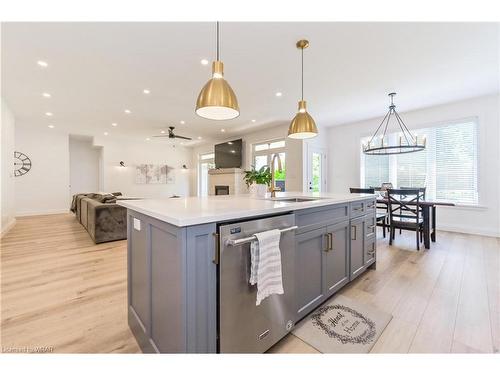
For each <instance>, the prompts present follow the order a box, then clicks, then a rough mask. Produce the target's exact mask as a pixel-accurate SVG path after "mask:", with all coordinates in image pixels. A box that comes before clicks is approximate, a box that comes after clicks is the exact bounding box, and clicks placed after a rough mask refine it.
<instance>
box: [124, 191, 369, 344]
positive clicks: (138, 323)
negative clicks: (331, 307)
mask: <svg viewBox="0 0 500 375" xmlns="http://www.w3.org/2000/svg"><path fill="white" fill-rule="evenodd" d="M338 201H339V199H337V200H335V201H334V202H333V203H332V204H326V202H327V201H326V200H325V201H324V202H323V205H308V204H305V205H302V204H291V205H285V204H281V205H278V204H277V205H276V207H277V208H276V210H271V211H267V210H265V212H262V214H260V215H251V213H250V212H249V213H247V214H246V215H245V217H242V216H241V214H240V215H238V216H235V217H234V218H232V219H231V218H229V219H228V218H227V217H225V218H224V219H221V220H217V221H213V222H203V221H207V220H209V219H207V218H206V219H205V220H199V221H200V223H196V222H195V223H192V224H189V225H181V226H180V225H175V224H178V223H175V224H174V223H169V222H167V221H166V220H167V219H163V217H162V216H160V215H153V213H152V212H151V209H147V210H142V209H141V208H142V207H141V206H140V202H133V204H132V203H128V204H127V205H125V204H124V205H125V206H126V207H127V208H128V214H127V217H128V246H127V251H128V256H127V262H128V321H129V326H130V328H131V330H132V332H133V333H134V335H135V337H136V340H137V342H138V343H139V345H140V347H141V349H142V351H143V352H145V353H217V352H219V351H220V347H219V341H220V340H219V336H218V334H219V328H218V327H219V321H218V319H219V298H220V295H219V282H220V280H221V278H220V275H219V256H220V246H221V242H222V241H223V239H220V238H219V226H220V225H224V224H227V223H238V222H245V221H248V220H252V219H255V217H257V218H265V217H272V216H277V215H283V214H287V215H293V216H294V217H295V225H296V227H297V228H296V229H295V231H294V240H293V241H287V242H286V243H287V247H294V248H292V249H281V250H282V251H289V252H291V253H292V254H293V262H292V263H291V264H293V267H292V268H291V269H292V270H293V273H294V275H292V276H293V277H292V280H294V281H293V286H294V287H293V288H289V289H287V290H286V291H285V292H286V293H289V294H290V293H291V294H292V296H291V297H292V301H294V302H293V304H294V306H295V308H294V309H292V310H293V311H294V312H293V313H292V317H293V321H292V322H290V321H288V322H287V330H290V329H292V327H293V325H294V324H296V323H297V322H298V321H299V320H300V319H302V318H304V317H305V316H306V315H307V314H309V313H310V312H312V311H313V310H314V309H315V308H317V307H318V306H319V305H321V304H322V303H324V302H325V301H326V300H327V299H329V298H330V297H331V296H332V295H333V294H334V293H335V292H337V291H338V290H340V289H341V288H342V287H343V286H345V285H346V284H348V283H349V282H350V281H352V280H354V279H355V278H356V277H358V276H359V275H360V274H362V273H363V272H364V271H365V270H366V269H367V268H368V267H371V268H374V266H375V262H376V221H375V210H376V208H375V198H374V196H372V195H359V196H357V198H356V199H353V198H350V199H347V198H346V201H345V202H340V203H339V202H338ZM221 202H222V201H221ZM221 204H222V203H221ZM304 206H305V207H304ZM302 207H304V208H302ZM175 209H178V208H177V207H172V210H175ZM140 211H142V212H140ZM274 211H276V212H274ZM258 213H261V212H258ZM248 215H251V216H248ZM154 216H156V217H154ZM226 216H227V215H226ZM170 221H172V220H170ZM265 229H267V228H264V230H265ZM251 234H253V233H251ZM238 235H240V237H241V238H243V237H248V235H249V234H248V233H241V234H238ZM238 235H236V236H238ZM233 238H239V237H233ZM248 247H249V245H248ZM245 253H246V252H245ZM248 259H249V258H248ZM248 261H249V260H241V267H243V268H245V267H247V268H248ZM243 263H245V264H246V265H243ZM288 272H290V271H288ZM242 277H245V271H242ZM246 277H248V274H246ZM250 288H255V286H250V285H248V290H250ZM289 297H290V296H289ZM234 298H235V300H236V302H235V303H237V300H238V296H235V297H234ZM263 308H269V307H266V305H263ZM235 323H238V324H240V323H239V322H235ZM241 324H245V323H244V322H241ZM235 349H236V351H237V348H235Z"/></svg>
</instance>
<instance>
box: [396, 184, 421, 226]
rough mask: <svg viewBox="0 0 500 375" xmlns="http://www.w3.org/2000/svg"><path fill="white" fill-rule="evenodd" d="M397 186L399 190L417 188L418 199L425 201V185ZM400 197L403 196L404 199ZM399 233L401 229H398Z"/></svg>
mask: <svg viewBox="0 0 500 375" xmlns="http://www.w3.org/2000/svg"><path fill="white" fill-rule="evenodd" d="M399 188H400V189H401V190H417V189H418V191H419V193H420V200H423V201H425V190H426V188H425V187H410V186H408V187H404V186H400V187H399ZM402 198H403V200H404V199H406V198H405V197H402ZM403 211H404V210H403ZM399 234H401V229H400V230H399Z"/></svg>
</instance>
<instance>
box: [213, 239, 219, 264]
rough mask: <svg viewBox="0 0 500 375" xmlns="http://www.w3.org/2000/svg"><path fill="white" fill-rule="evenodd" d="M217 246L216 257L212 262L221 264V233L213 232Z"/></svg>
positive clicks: (215, 247) (215, 249) (215, 248)
mask: <svg viewBox="0 0 500 375" xmlns="http://www.w3.org/2000/svg"><path fill="white" fill-rule="evenodd" d="M213 236H214V240H215V246H214V259H213V260H212V262H213V263H214V264H219V261H220V243H219V233H213Z"/></svg>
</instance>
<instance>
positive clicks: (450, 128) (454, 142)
mask: <svg viewBox="0 0 500 375" xmlns="http://www.w3.org/2000/svg"><path fill="white" fill-rule="evenodd" d="M412 133H413V134H414V135H417V136H418V138H419V139H422V138H421V137H425V138H426V149H425V150H424V151H419V152H414V153H410V154H401V155H390V156H377V155H365V154H363V153H362V158H363V163H362V170H361V182H362V184H363V185H364V186H365V187H370V186H381V184H382V183H384V182H392V184H393V185H394V186H395V187H426V188H427V189H426V198H428V199H438V200H448V201H453V202H456V203H460V204H478V187H477V162H478V161H477V125H476V123H475V121H463V122H459V123H453V124H447V125H443V126H436V127H432V128H425V129H417V130H412ZM389 137H390V138H389V142H391V143H393V142H397V139H398V138H397V137H398V133H394V134H389ZM368 139H369V138H365V139H362V140H361V143H363V142H367V140H368Z"/></svg>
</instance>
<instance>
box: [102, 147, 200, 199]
mask: <svg viewBox="0 0 500 375" xmlns="http://www.w3.org/2000/svg"><path fill="white" fill-rule="evenodd" d="M94 145H98V146H102V147H103V148H102V160H101V168H102V171H101V176H102V182H101V187H100V190H102V191H106V192H116V191H120V192H122V193H123V195H126V196H131V197H141V198H168V197H170V196H172V195H173V194H176V195H181V196H188V195H189V194H190V191H189V179H190V173H191V168H190V167H191V159H192V157H191V149H188V148H185V147H183V146H180V145H177V146H176V147H175V148H173V147H172V145H171V144H170V143H169V142H168V141H166V140H161V141H157V140H151V141H145V140H140V141H134V140H128V139H114V138H108V137H100V138H98V139H94ZM120 161H124V162H125V167H120V166H119V163H120ZM139 164H167V165H168V166H169V167H173V168H174V176H175V183H174V184H136V183H135V166H136V165H139ZM183 164H186V166H187V167H188V168H189V169H188V170H183V169H182V165H183Z"/></svg>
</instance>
